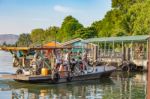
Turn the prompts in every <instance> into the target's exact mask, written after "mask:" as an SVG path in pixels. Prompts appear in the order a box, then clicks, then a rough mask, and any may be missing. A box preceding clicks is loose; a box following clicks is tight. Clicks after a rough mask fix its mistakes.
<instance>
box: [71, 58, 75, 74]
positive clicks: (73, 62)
mask: <svg viewBox="0 0 150 99" xmlns="http://www.w3.org/2000/svg"><path fill="white" fill-rule="evenodd" d="M75 65H76V61H75V59H74V58H72V60H71V61H70V69H71V72H74V68H75Z"/></svg>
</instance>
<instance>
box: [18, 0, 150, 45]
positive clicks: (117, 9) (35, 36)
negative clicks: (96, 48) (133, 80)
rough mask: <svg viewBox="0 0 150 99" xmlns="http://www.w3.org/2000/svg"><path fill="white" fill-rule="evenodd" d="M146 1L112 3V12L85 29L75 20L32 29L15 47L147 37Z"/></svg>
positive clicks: (149, 29) (149, 23)
mask: <svg viewBox="0 0 150 99" xmlns="http://www.w3.org/2000/svg"><path fill="white" fill-rule="evenodd" d="M149 5H150V1H149V0H112V9H111V10H110V11H108V12H107V13H106V15H105V17H104V18H103V19H102V20H99V21H95V22H93V23H92V24H91V26H89V27H84V26H83V25H82V24H81V23H80V22H79V21H78V20H77V19H76V18H74V17H73V16H71V15H69V16H67V17H65V19H64V20H63V22H62V25H61V27H57V26H51V27H49V28H47V29H42V28H38V29H33V30H32V31H31V33H29V34H25V33H23V34H20V37H19V39H18V41H17V43H16V44H17V45H18V46H29V45H31V44H32V45H36V44H44V43H47V42H49V41H55V40H56V41H58V42H65V41H68V40H71V39H74V38H83V39H87V38H93V37H110V36H128V35H148V34H149V33H150V17H149V16H150V6H149Z"/></svg>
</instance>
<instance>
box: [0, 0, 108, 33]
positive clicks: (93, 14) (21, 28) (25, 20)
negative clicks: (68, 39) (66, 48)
mask: <svg viewBox="0 0 150 99" xmlns="http://www.w3.org/2000/svg"><path fill="white" fill-rule="evenodd" d="M109 10H111V0H0V34H21V33H30V32H31V31H32V29H35V28H43V29H46V28H48V27H50V26H59V27H60V26H61V24H62V22H63V19H64V18H65V17H66V16H68V15H72V16H73V17H75V18H76V19H77V20H78V21H79V22H80V23H81V24H83V25H84V26H85V27H87V26H90V25H91V24H92V23H93V22H94V21H98V20H101V19H102V18H104V16H105V14H106V12H107V11H109Z"/></svg>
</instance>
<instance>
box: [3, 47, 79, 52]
mask: <svg viewBox="0 0 150 99" xmlns="http://www.w3.org/2000/svg"><path fill="white" fill-rule="evenodd" d="M72 48H79V47H70V46H65V47H62V46H60V47H0V50H7V51H8V50H12V51H18V50H23V51H27V50H50V49H72Z"/></svg>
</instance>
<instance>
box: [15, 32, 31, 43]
mask: <svg viewBox="0 0 150 99" xmlns="http://www.w3.org/2000/svg"><path fill="white" fill-rule="evenodd" d="M31 43H32V41H31V36H30V34H25V33H22V34H20V35H19V39H18V41H17V42H16V44H17V46H29V45H30V44H31Z"/></svg>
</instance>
